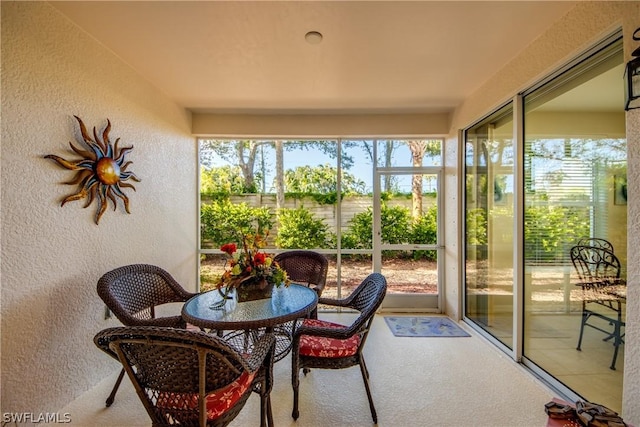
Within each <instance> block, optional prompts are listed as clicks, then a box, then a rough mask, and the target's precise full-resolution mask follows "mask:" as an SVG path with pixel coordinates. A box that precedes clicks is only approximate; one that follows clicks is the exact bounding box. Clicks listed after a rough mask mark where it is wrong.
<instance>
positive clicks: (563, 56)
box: [445, 2, 640, 425]
mask: <svg viewBox="0 0 640 427" xmlns="http://www.w3.org/2000/svg"><path fill="white" fill-rule="evenodd" d="M639 26H640V2H578V4H577V5H576V7H575V8H573V9H572V10H570V11H569V13H567V15H566V16H565V17H564V18H563V19H561V20H559V21H558V22H556V23H555V24H554V25H553V26H552V27H550V28H549V30H548V31H547V32H546V33H544V34H543V35H542V36H541V37H539V38H538V39H537V40H535V41H534V42H533V43H532V44H531V45H530V46H529V47H528V48H527V49H525V50H524V51H523V52H521V53H520V54H519V55H518V56H517V57H516V58H514V59H513V60H512V61H511V62H510V63H509V64H507V66H505V67H504V68H503V69H502V70H501V71H499V72H498V73H496V74H495V75H494V76H493V77H492V78H491V80H489V81H488V82H487V83H486V84H484V85H483V86H482V87H481V88H480V89H479V90H478V91H477V92H476V93H475V94H474V95H473V96H472V97H470V98H468V99H467V100H466V101H465V103H464V104H463V105H462V107H461V108H459V109H458V110H456V112H455V113H454V115H453V118H452V127H451V130H450V135H452V139H451V140H450V141H451V143H452V144H453V146H454V147H455V149H456V150H459V149H460V146H459V144H458V142H457V141H456V139H455V138H454V137H455V135H456V132H457V131H458V130H459V129H463V128H465V127H467V126H469V125H471V124H472V123H474V122H475V121H477V120H479V119H481V118H482V117H483V115H485V114H487V113H489V112H491V111H492V110H494V109H495V108H497V107H498V106H500V105H502V104H504V103H505V102H507V101H509V100H511V99H512V98H513V97H514V96H515V95H516V94H517V93H519V92H521V91H522V90H524V89H526V88H528V87H529V86H531V85H532V84H533V83H535V82H537V81H539V80H540V79H542V78H543V77H545V76H546V75H548V74H549V73H551V72H552V71H554V70H556V69H557V68H558V67H559V66H561V65H564V64H566V63H567V62H568V61H569V60H571V59H573V58H575V57H576V56H577V55H578V54H580V53H582V52H584V51H585V50H586V49H588V48H589V47H590V46H592V45H593V44H594V43H596V42H598V41H599V40H601V39H602V38H603V37H605V36H607V35H609V34H611V33H612V32H613V31H615V30H616V29H619V28H623V32H624V45H625V46H624V49H625V54H626V57H627V58H629V57H630V52H631V50H632V49H633V48H635V46H636V45H637V44H638V43H637V42H634V41H633V40H631V33H633V30H635V29H636V28H638V27H639ZM620 84H622V76H621V81H620ZM637 111H640V110H636V111H634V112H629V113H627V116H626V136H627V142H628V151H629V156H628V182H629V187H630V191H629V192H630V193H631V194H639V193H640V113H638V112H637ZM448 142H449V141H448ZM447 159H448V163H447V168H449V167H453V165H454V164H455V162H457V159H458V156H457V154H456V155H453V154H452V155H447ZM447 177H448V178H447V182H446V185H447V188H451V185H457V183H456V182H457V181H456V180H457V177H456V176H453V175H449V174H448V175H447ZM634 188H635V190H634ZM446 209H447V213H446V217H447V218H449V220H448V221H447V226H449V225H450V222H451V221H450V219H451V218H457V216H456V212H455V209H456V208H455V207H454V206H452V205H448V206H446ZM628 213H629V216H628V233H627V235H628V249H629V257H628V271H627V273H628V278H629V282H630V286H629V293H628V304H627V328H626V338H625V341H626V343H625V367H624V394H623V416H624V419H625V421H627V422H629V423H632V424H634V425H640V351H638V347H640V330H639V329H640V287H639V286H636V285H638V284H639V282H640V252H639V251H638V250H637V249H635V248H638V247H640V233H639V232H638V231H639V228H640V200H637V199H634V198H631V199H630V200H629V204H628ZM447 235H448V236H452V238H454V239H457V238H458V235H457V234H456V235H454V234H452V233H447ZM453 243H454V242H451V241H447V242H446V245H447V248H450V247H452V246H451V245H452V244H453ZM445 278H446V284H445V291H446V300H447V301H448V302H450V301H458V298H459V296H460V294H459V292H460V286H459V284H458V271H457V269H456V267H455V266H454V264H448V265H447V271H446V276H445ZM446 307H447V313H448V314H449V315H451V316H459V315H461V314H460V313H459V312H457V311H455V310H456V306H455V304H450V303H448V304H447V306H446ZM450 310H454V311H450Z"/></svg>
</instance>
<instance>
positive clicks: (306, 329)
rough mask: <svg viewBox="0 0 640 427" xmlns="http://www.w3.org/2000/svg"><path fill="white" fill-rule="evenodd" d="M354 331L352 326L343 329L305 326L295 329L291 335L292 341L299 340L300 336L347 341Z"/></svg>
mask: <svg viewBox="0 0 640 427" xmlns="http://www.w3.org/2000/svg"><path fill="white" fill-rule="evenodd" d="M354 333H355V332H354V329H353V327H352V326H345V327H344V328H322V327H319V326H305V325H301V326H300V327H298V328H296V330H295V332H294V333H293V341H294V342H297V341H299V340H300V336H301V335H310V336H315V337H325V338H335V339H340V340H343V339H347V338H351V337H352V336H353V335H354Z"/></svg>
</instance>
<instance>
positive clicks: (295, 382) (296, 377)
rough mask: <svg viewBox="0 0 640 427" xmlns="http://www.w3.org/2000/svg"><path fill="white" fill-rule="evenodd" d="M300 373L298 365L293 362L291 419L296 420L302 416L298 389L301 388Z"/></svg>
mask: <svg viewBox="0 0 640 427" xmlns="http://www.w3.org/2000/svg"><path fill="white" fill-rule="evenodd" d="M299 375H300V372H299V369H298V364H297V363H296V362H295V360H294V362H293V366H292V369H291V386H292V387H293V411H291V417H292V418H293V419H294V420H297V419H298V417H299V416H300V412H299V411H298V387H300V378H299Z"/></svg>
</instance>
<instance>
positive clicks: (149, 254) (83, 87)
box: [1, 1, 198, 415]
mask: <svg viewBox="0 0 640 427" xmlns="http://www.w3.org/2000/svg"><path fill="white" fill-rule="evenodd" d="M1 8H2V9H1V13H2V40H1V42H2V45H1V54H2V164H1V165H2V168H1V171H2V176H1V178H2V186H1V195H2V199H1V202H2V205H1V206H2V219H1V227H2V229H1V238H2V258H1V262H2V268H1V278H2V294H1V295H2V308H1V314H2V408H1V411H2V412H35V413H39V412H44V411H55V410H58V409H59V408H62V407H63V406H64V405H65V404H66V403H68V402H69V401H71V400H72V399H74V398H75V397H76V396H78V395H80V394H81V393H83V392H85V391H86V390H88V389H89V388H91V387H92V386H93V385H95V384H96V383H97V382H98V381H99V380H101V379H102V378H104V377H105V376H106V375H107V374H109V373H111V372H114V371H115V370H116V369H117V365H116V363H115V362H113V361H111V359H109V358H108V357H107V356H106V355H104V353H102V352H100V351H99V350H98V349H97V348H96V347H95V346H94V344H93V342H92V339H93V336H94V335H95V333H96V332H98V331H99V330H101V329H103V328H105V327H108V326H112V325H116V324H118V322H117V321H116V320H109V321H105V320H104V319H103V316H104V308H103V307H104V306H103V304H102V302H101V301H100V299H99V298H98V296H97V294H96V291H95V287H96V282H97V280H98V278H99V277H100V275H101V274H103V273H104V272H106V271H107V270H109V269H111V268H114V267H117V266H120V265H124V264H129V263H138V262H144V263H152V264H157V265H160V266H162V267H164V268H165V269H166V270H168V271H169V272H170V273H172V274H173V275H174V276H175V277H176V279H178V280H179V281H180V282H181V283H182V284H183V285H184V286H185V287H187V288H189V289H192V290H195V287H196V272H197V267H196V265H197V256H196V246H197V234H196V233H197V218H198V216H197V197H196V179H197V172H196V155H197V154H196V145H195V140H194V138H193V137H192V135H191V133H190V131H191V117H190V115H189V114H188V113H187V112H186V111H185V110H183V109H182V108H179V107H178V106H176V105H175V104H173V103H171V102H169V101H168V100H167V99H166V97H165V96H164V95H163V94H161V93H160V92H159V91H158V90H157V89H155V88H153V87H152V86H150V85H149V83H148V82H146V81H145V80H143V79H142V78H140V76H139V75H138V74H136V73H135V72H134V71H133V70H132V69H131V68H130V67H128V66H127V65H125V64H124V63H122V62H121V61H120V60H119V59H118V58H116V57H115V56H113V55H112V54H111V53H110V52H109V51H108V50H107V49H105V48H104V47H103V46H101V45H99V44H97V43H96V42H95V41H94V40H93V39H91V38H90V37H88V36H87V35H86V34H85V33H83V32H82V31H80V30H79V29H78V28H77V27H75V26H74V25H72V24H71V23H69V22H68V21H67V19H66V18H64V17H63V16H62V15H60V14H59V12H57V11H56V10H55V9H54V8H52V7H51V6H50V5H49V4H48V3H45V2H5V1H3V2H2V3H1ZM73 115H78V116H80V117H81V118H82V119H83V121H84V122H85V124H86V125H87V127H88V128H89V130H90V131H91V129H92V128H93V127H94V126H96V127H97V128H98V131H99V132H101V131H102V129H103V127H104V126H105V124H106V119H107V118H108V119H110V120H111V123H112V130H111V138H112V141H115V139H116V138H118V137H119V138H121V142H120V145H121V146H124V145H133V146H134V149H133V151H132V152H131V153H130V154H129V155H128V156H127V158H128V159H129V160H131V161H133V164H132V165H131V166H130V167H129V170H131V171H133V172H135V173H136V175H137V176H138V177H140V178H141V179H142V182H140V183H134V184H135V186H136V189H137V191H136V192H133V191H132V190H130V189H129V190H127V189H125V193H126V194H127V195H128V196H129V198H130V200H131V214H130V215H127V214H126V213H125V212H124V209H123V207H122V205H119V206H118V209H117V210H116V211H115V212H114V211H113V210H112V209H111V207H112V206H111V205H110V206H109V210H108V211H107V212H105V214H104V216H103V217H102V220H101V222H100V225H99V226H97V225H96V224H95V223H94V222H93V216H94V212H95V208H96V204H95V203H94V204H92V205H91V206H89V207H88V208H86V209H82V206H83V205H84V202H81V201H76V202H71V203H68V204H67V205H65V206H64V207H60V201H61V198H63V197H64V196H66V195H69V194H71V193H73V192H75V190H76V186H71V185H62V184H61V183H62V182H64V181H68V180H69V179H70V178H71V177H72V176H73V172H71V171H68V170H66V169H63V168H61V167H59V166H58V165H57V164H55V163H54V162H53V161H51V160H46V159H43V156H44V155H46V154H56V155H59V156H61V157H65V158H68V159H72V158H73V159H75V158H77V156H76V155H75V154H74V153H73V152H71V151H70V149H69V145H68V144H69V142H70V141H72V142H74V143H75V145H79V144H78V143H77V142H76V140H77V137H78V135H79V133H78V126H77V123H76V122H75V119H74V118H73ZM109 203H111V202H109ZM105 398H106V396H105ZM72 415H73V414H72Z"/></svg>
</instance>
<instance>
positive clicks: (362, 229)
mask: <svg viewBox="0 0 640 427" xmlns="http://www.w3.org/2000/svg"><path fill="white" fill-rule="evenodd" d="M380 216H381V222H382V242H383V243H391V244H394V243H407V242H408V241H409V238H410V236H411V232H410V231H411V213H410V212H409V209H407V208H404V207H402V206H393V207H387V206H386V205H382V207H381V210H380ZM372 224H373V210H372V209H371V208H367V210H366V211H364V212H360V213H358V214H356V215H354V216H353V218H351V220H350V221H349V228H348V230H347V231H346V233H344V235H343V236H342V246H343V247H344V248H346V249H371V248H372V247H373V236H372V232H371V230H372Z"/></svg>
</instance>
